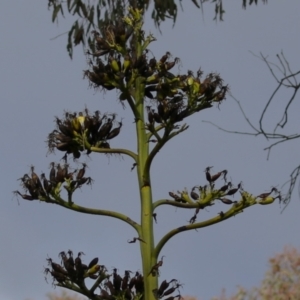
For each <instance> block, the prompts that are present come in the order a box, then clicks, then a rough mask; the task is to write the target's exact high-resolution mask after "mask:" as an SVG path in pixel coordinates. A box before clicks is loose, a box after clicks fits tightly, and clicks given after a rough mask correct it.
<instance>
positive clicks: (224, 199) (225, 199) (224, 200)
mask: <svg viewBox="0 0 300 300" xmlns="http://www.w3.org/2000/svg"><path fill="white" fill-rule="evenodd" d="M220 200H221V201H222V202H223V203H224V204H228V205H229V204H233V203H237V202H236V201H232V200H230V199H227V198H220Z"/></svg>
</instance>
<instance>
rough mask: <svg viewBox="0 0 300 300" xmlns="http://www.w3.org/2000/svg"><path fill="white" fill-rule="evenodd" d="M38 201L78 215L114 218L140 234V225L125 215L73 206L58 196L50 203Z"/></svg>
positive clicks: (73, 204)
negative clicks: (78, 213)
mask: <svg viewBox="0 0 300 300" xmlns="http://www.w3.org/2000/svg"><path fill="white" fill-rule="evenodd" d="M40 200H41V201H44V202H49V203H53V204H57V205H59V206H62V207H65V208H67V209H70V210H73V211H76V212H80V213H84V214H90V215H99V216H108V217H112V218H116V219H119V220H121V221H123V222H125V223H127V224H129V225H130V226H132V227H133V228H134V229H135V230H136V231H137V233H139V232H140V225H139V224H137V223H136V222H135V221H133V220H132V219H130V218H129V217H127V216H126V215H124V214H121V213H118V212H115V211H110V210H103V209H95V208H88V207H83V206H80V205H77V204H75V203H74V202H72V203H69V202H68V201H65V200H63V199H62V198H61V197H60V196H58V195H57V196H56V197H55V200H57V201H51V202H50V201H49V200H44V199H42V198H41V199H40Z"/></svg>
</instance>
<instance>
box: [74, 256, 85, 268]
mask: <svg viewBox="0 0 300 300" xmlns="http://www.w3.org/2000/svg"><path fill="white" fill-rule="evenodd" d="M81 255H84V253H83V252H78V255H77V257H76V258H75V261H74V263H75V268H76V270H81V269H82V262H81V258H80V256H81Z"/></svg>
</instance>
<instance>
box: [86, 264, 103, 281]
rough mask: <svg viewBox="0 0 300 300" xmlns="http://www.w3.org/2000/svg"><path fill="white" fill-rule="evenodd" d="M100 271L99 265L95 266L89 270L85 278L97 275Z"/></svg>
mask: <svg viewBox="0 0 300 300" xmlns="http://www.w3.org/2000/svg"><path fill="white" fill-rule="evenodd" d="M99 270H100V266H99V265H94V266H92V267H91V268H89V269H88V270H87V271H86V272H85V273H84V275H83V277H84V278H86V277H89V276H90V275H93V274H96V273H97V272H98V271H99Z"/></svg>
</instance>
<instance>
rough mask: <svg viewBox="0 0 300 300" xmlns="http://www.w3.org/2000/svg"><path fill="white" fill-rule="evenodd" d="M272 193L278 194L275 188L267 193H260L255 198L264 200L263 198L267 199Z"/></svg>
mask: <svg viewBox="0 0 300 300" xmlns="http://www.w3.org/2000/svg"><path fill="white" fill-rule="evenodd" d="M273 191H275V192H276V193H278V190H277V189H276V188H275V187H273V188H272V189H271V191H270V192H269V193H262V194H260V195H258V196H256V198H261V199H264V198H266V197H268V196H269V195H271V194H272V192H273Z"/></svg>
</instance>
